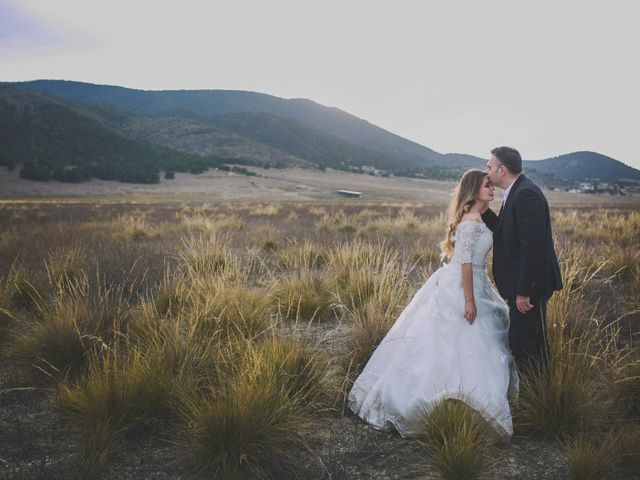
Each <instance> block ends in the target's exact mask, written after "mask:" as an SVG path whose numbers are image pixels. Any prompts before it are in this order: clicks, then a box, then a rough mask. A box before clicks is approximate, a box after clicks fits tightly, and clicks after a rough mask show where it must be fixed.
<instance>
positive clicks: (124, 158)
mask: <svg viewBox="0 0 640 480" xmlns="http://www.w3.org/2000/svg"><path fill="white" fill-rule="evenodd" d="M213 163H215V162H214V161H213V160H210V161H207V160H205V159H203V158H199V157H196V156H193V155H186V154H183V153H179V152H176V151H174V150H169V149H166V148H161V147H158V146H156V145H151V144H146V143H142V142H136V141H133V140H131V139H129V138H126V137H124V136H123V135H120V134H119V133H117V132H115V131H113V130H110V129H108V128H106V127H105V126H104V125H102V124H101V123H100V122H98V121H96V120H94V119H91V118H88V117H86V116H83V115H81V114H79V113H78V112H76V111H75V110H73V109H72V108H70V107H69V106H68V105H66V104H64V103H63V102H59V101H56V100H54V99H51V98H49V97H45V96H42V95H39V94H37V93H34V92H30V91H27V90H22V89H18V88H14V87H11V86H6V85H0V165H4V166H7V167H9V168H13V167H14V166H15V165H16V164H23V165H24V168H23V172H21V173H23V177H25V178H31V179H36V180H48V179H49V178H50V177H51V176H52V175H53V176H54V177H55V178H57V179H61V180H67V181H82V180H87V179H88V178H91V177H98V178H103V179H108V180H120V181H128V182H136V183H151V182H157V181H158V173H159V171H160V169H170V170H177V171H188V170H193V169H197V170H204V169H206V168H208V167H209V166H211V165H212V164H213Z"/></svg>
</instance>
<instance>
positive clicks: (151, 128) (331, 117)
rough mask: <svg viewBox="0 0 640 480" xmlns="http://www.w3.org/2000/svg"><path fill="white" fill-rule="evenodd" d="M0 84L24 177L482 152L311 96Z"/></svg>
mask: <svg viewBox="0 0 640 480" xmlns="http://www.w3.org/2000/svg"><path fill="white" fill-rule="evenodd" d="M0 86H2V87H1V88H2V90H1V91H0V125H3V129H2V130H0V165H13V164H24V165H25V168H26V169H27V172H32V173H33V175H30V176H28V178H35V177H37V176H38V174H39V171H40V170H42V171H43V177H46V176H47V175H49V176H52V175H53V176H54V177H58V178H65V179H67V180H69V179H71V180H76V179H83V178H85V177H89V176H99V178H115V179H119V180H125V181H157V179H158V174H159V172H160V171H161V170H172V171H193V172H194V173H197V172H200V171H203V170H204V169H206V168H208V167H209V166H213V165H221V164H222V163H225V162H226V163H239V164H245V165H258V166H265V167H269V166H276V167H288V166H304V167H310V168H321V169H323V168H326V167H331V168H337V169H344V170H350V169H354V168H356V169H357V168H358V167H361V166H364V165H368V166H373V167H376V168H378V169H381V170H386V171H387V172H389V173H393V174H396V175H410V176H413V175H418V174H419V175H422V176H425V177H429V178H440V179H454V178H458V177H459V175H460V174H461V173H462V172H463V171H464V170H465V169H466V168H470V167H483V166H484V164H485V163H486V159H484V158H478V157H475V156H472V155H467V154H464V153H448V154H441V153H438V152H436V151H434V150H432V149H430V148H427V147H424V146H422V145H419V144H417V143H415V142H412V141H409V140H407V139H404V138H402V137H400V136H398V135H395V134H393V133H390V132H388V131H386V130H384V129H382V128H379V127H377V126H375V125H372V124H371V123H369V122H367V121H365V120H362V119H360V118H357V117H355V116H353V115H351V114H349V113H347V112H344V111H342V110H339V109H337V108H333V107H326V106H323V105H319V104H317V103H315V102H312V101H311V100H305V99H289V100H288V99H282V98H278V97H274V96H271V95H266V94H263V93H255V92H244V91H233V90H172V91H144V90H134V89H128V88H123V87H116V86H104V85H94V84H88V83H80V82H71V81H61V80H36V81H32V82H19V83H5V84H0ZM487 148H488V149H489V148H490V146H488V147H487ZM525 168H526V169H527V170H529V171H531V172H532V173H533V172H534V171H535V172H537V173H538V174H540V175H541V176H543V177H546V178H550V176H552V177H553V178H554V179H555V180H553V182H552V183H554V184H558V182H560V184H562V182H563V181H565V180H566V181H569V182H571V181H577V180H589V179H594V178H598V179H600V180H604V181H617V180H626V179H630V180H640V171H638V170H636V169H634V168H632V167H629V166H627V165H625V164H623V163H621V162H619V161H617V160H615V159H613V158H610V157H607V156H605V155H601V154H598V153H595V152H574V153H568V154H565V155H561V156H559V157H554V158H551V159H544V160H539V161H527V162H526V164H525ZM45 170H46V172H45ZM54 170H55V172H54ZM47 172H48V173H47ZM56 172H57V173H56Z"/></svg>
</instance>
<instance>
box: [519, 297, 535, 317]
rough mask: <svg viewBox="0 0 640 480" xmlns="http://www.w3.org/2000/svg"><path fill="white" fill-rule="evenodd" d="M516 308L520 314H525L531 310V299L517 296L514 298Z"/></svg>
mask: <svg viewBox="0 0 640 480" xmlns="http://www.w3.org/2000/svg"><path fill="white" fill-rule="evenodd" d="M516 308H517V309H518V311H519V312H520V313H527V312H528V311H529V310H531V309H532V308H533V305H531V297H525V296H523V295H518V296H517V297H516Z"/></svg>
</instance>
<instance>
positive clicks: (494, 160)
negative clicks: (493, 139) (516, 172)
mask: <svg viewBox="0 0 640 480" xmlns="http://www.w3.org/2000/svg"><path fill="white" fill-rule="evenodd" d="M505 170H506V167H505V166H504V165H502V163H500V160H498V157H496V156H495V155H491V158H490V159H489V161H488V162H487V165H486V167H485V171H486V172H487V176H488V177H489V180H491V183H492V184H494V185H495V186H496V187H500V188H502V185H503V181H502V180H503V179H504V173H505Z"/></svg>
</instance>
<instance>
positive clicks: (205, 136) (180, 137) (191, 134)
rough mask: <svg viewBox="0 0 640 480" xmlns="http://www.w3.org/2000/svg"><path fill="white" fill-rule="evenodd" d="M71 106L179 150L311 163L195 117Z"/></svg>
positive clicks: (259, 162)
mask: <svg viewBox="0 0 640 480" xmlns="http://www.w3.org/2000/svg"><path fill="white" fill-rule="evenodd" d="M74 108H75V109H76V111H78V112H79V113H81V114H83V115H86V116H88V117H91V118H93V119H95V120H97V121H99V122H101V123H102V124H103V125H105V126H107V127H109V128H112V129H114V130H117V131H118V132H119V133H121V134H122V135H124V136H126V137H128V138H131V139H133V140H140V141H143V142H148V143H152V144H156V145H160V146H162V147H166V148H169V149H172V150H176V151H179V152H184V153H188V154H193V155H198V156H204V157H207V156H213V157H222V158H225V159H228V160H234V161H236V162H238V163H252V164H256V165H265V164H273V165H283V166H303V167H305V166H306V167H312V166H314V164H313V163H312V162H310V161H308V160H305V159H302V158H298V157H295V156H293V155H289V154H287V153H285V152H283V151H280V150H276V149H274V148H271V147H270V146H268V145H265V144H261V143H259V142H255V141H252V140H251V139H249V138H247V137H242V136H240V135H236V134H235V133H233V132H230V131H227V130H222V129H221V128H218V127H216V126H215V125H214V124H212V123H210V122H207V121H203V120H200V119H196V118H185V117H175V116H154V115H143V114H139V113H136V112H132V111H128V110H124V109H121V108H119V107H114V106H111V105H98V104H74Z"/></svg>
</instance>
